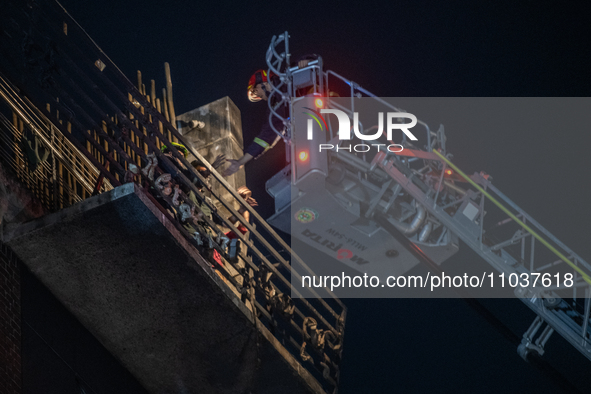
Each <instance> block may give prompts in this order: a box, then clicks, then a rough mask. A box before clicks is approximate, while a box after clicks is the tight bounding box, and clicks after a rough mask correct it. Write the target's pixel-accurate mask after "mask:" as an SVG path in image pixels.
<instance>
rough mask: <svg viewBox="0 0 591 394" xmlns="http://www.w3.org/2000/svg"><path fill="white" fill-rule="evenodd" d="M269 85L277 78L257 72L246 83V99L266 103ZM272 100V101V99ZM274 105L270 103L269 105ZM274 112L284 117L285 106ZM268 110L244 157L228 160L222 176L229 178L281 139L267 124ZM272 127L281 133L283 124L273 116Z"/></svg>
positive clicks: (275, 82) (277, 80)
mask: <svg viewBox="0 0 591 394" xmlns="http://www.w3.org/2000/svg"><path fill="white" fill-rule="evenodd" d="M271 83H272V84H273V85H278V84H279V77H278V76H277V75H275V74H273V73H271V74H269V75H268V74H267V71H265V70H257V71H256V72H255V73H254V74H252V76H251V77H250V80H249V81H248V89H247V94H248V99H249V100H250V101H252V102H257V101H261V100H262V101H268V100H269V97H270V95H271V92H272V87H271ZM272 100H273V99H272ZM274 104H275V103H273V102H271V105H274ZM276 112H277V113H278V114H279V115H281V116H282V117H284V118H285V117H286V116H284V113H285V112H286V108H285V106H280V107H279V108H277V109H276ZM270 113H271V111H270V109H267V115H266V117H265V123H264V125H263V127H262V128H261V131H260V132H259V134H258V135H257V136H256V138H255V139H254V140H253V142H252V143H251V144H250V145H249V146H248V147H247V148H246V149H245V150H244V155H243V156H242V157H241V158H240V159H238V160H232V159H228V160H226V161H227V162H228V163H230V166H229V167H228V168H227V169H226V170H225V171H224V173H223V174H222V175H223V176H230V175H232V174H234V173H236V172H237V171H238V170H240V169H241V168H242V167H243V166H244V165H245V164H246V163H248V162H249V161H250V160H252V159H253V158H254V159H256V158H258V157H259V156H260V155H262V154H263V153H264V152H266V151H267V150H269V149H271V148H272V147H273V146H275V144H276V143H277V142H279V140H280V139H281V137H280V136H279V135H278V134H277V133H276V132H275V131H274V130H273V128H272V127H271V125H270V124H269V122H268V119H269V116H270ZM271 121H272V122H273V126H274V127H275V129H276V130H278V131H281V130H283V128H284V126H283V122H282V121H281V119H279V118H278V117H276V116H273V118H272V120H271Z"/></svg>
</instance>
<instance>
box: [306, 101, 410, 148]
mask: <svg viewBox="0 0 591 394" xmlns="http://www.w3.org/2000/svg"><path fill="white" fill-rule="evenodd" d="M305 109H307V110H309V111H310V112H304V114H306V115H309V116H310V117H311V119H308V123H307V138H308V140H309V141H311V140H312V139H313V138H314V131H313V129H314V121H316V123H317V124H318V126H319V127H320V131H322V132H324V131H326V130H327V129H328V126H327V122H326V119H324V117H323V116H322V114H332V115H335V116H336V117H337V120H338V123H339V132H338V136H339V140H351V136H352V133H351V131H353V133H354V134H355V136H356V137H357V138H359V139H360V140H362V141H376V140H377V139H378V138H380V137H381V136H382V135H384V134H385V135H386V138H387V139H388V141H392V132H393V131H394V130H401V131H402V132H403V133H404V134H405V135H406V136H407V137H408V138H409V139H410V140H411V141H417V137H415V136H414V134H413V133H412V132H411V131H410V130H409V129H411V128H412V127H414V126H416V124H417V117H416V116H414V115H413V114H409V113H407V112H387V113H386V116H385V117H386V130H385V133H384V113H383V112H378V126H377V130H376V132H375V133H374V134H363V133H362V132H361V131H360V130H359V113H358V112H353V127H351V119H350V118H349V116H348V115H347V114H346V113H345V112H344V111H341V110H338V109H324V108H323V109H320V111H316V110H314V109H312V108H309V107H305ZM403 119H410V123H399V121H400V120H403ZM371 146H375V147H376V149H379V147H380V146H386V144H369V145H368V144H357V145H352V146H351V145H349V146H346V147H342V146H339V145H336V147H335V145H333V144H319V151H320V152H322V150H323V149H326V150H331V149H336V150H337V151H338V150H347V151H349V152H351V149H353V150H354V151H355V152H369V151H370V150H371ZM387 149H388V150H389V151H390V152H400V151H402V150H403V149H404V148H403V147H402V145H400V144H390V145H388V146H387Z"/></svg>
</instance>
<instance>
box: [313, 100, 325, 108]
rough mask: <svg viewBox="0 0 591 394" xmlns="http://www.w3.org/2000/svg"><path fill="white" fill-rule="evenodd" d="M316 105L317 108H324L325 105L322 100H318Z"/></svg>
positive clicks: (315, 102) (315, 101)
mask: <svg viewBox="0 0 591 394" xmlns="http://www.w3.org/2000/svg"><path fill="white" fill-rule="evenodd" d="M314 105H316V108H322V107H323V106H324V103H323V102H322V99H319V98H317V99H316V100H314Z"/></svg>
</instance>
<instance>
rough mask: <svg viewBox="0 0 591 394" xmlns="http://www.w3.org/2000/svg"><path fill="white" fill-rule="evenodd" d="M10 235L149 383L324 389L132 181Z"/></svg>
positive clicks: (36, 270) (153, 386) (217, 388)
mask: <svg viewBox="0 0 591 394" xmlns="http://www.w3.org/2000/svg"><path fill="white" fill-rule="evenodd" d="M4 240H5V242H6V243H7V244H9V245H10V246H11V247H12V248H13V250H14V251H15V252H16V253H17V254H18V255H19V257H20V258H21V259H22V260H23V262H24V263H25V264H26V265H27V267H28V268H29V269H30V270H31V272H32V273H33V274H34V275H35V276H36V277H38V278H39V279H40V280H41V282H43V284H44V285H45V286H47V288H48V289H49V290H50V291H51V292H52V293H53V294H54V295H55V296H56V297H57V298H58V299H59V300H60V301H61V302H62V303H63V304H64V305H65V306H66V308H67V309H68V310H69V311H70V312H71V313H72V314H73V315H74V316H75V317H76V318H77V319H78V320H79V321H80V322H81V323H82V324H83V325H84V326H85V327H86V328H87V329H88V330H89V331H90V332H91V333H92V334H93V335H94V336H95V337H96V338H97V339H98V340H99V341H100V342H101V343H102V344H103V346H104V347H105V348H106V349H108V350H109V352H111V353H112V354H113V355H114V356H115V357H116V358H117V359H118V360H119V361H120V362H121V364H122V365H123V366H124V367H125V368H127V369H128V370H129V371H130V372H131V373H132V374H133V375H134V376H135V377H136V378H137V379H138V381H139V382H140V383H141V384H142V385H143V386H144V387H146V388H147V389H148V391H150V392H153V393H182V392H187V393H236V394H242V393H247V392H249V391H253V392H258V393H269V394H271V393H273V394H275V393H286V394H290V393H311V392H314V393H321V392H323V390H322V388H321V387H320V385H319V384H318V383H317V381H316V380H315V379H314V378H313V377H312V376H311V375H310V374H309V373H308V372H307V371H306V370H304V369H303V368H302V367H301V365H299V363H298V362H297V361H296V360H295V358H294V357H292V356H291V355H290V354H289V353H288V352H287V351H286V350H285V349H284V348H283V346H281V344H280V343H279V342H278V341H277V340H275V338H274V337H272V336H271V334H270V333H269V331H268V330H267V329H266V328H264V327H262V326H260V325H259V330H257V331H255V330H254V324H253V321H252V314H251V312H250V311H249V310H248V309H247V308H246V307H245V305H244V304H243V303H242V302H241V301H240V299H239V298H238V297H237V296H236V295H235V294H234V293H233V292H232V290H231V289H230V288H229V287H228V286H227V285H226V284H225V283H224V282H223V281H222V280H221V279H220V277H219V276H218V275H217V274H216V272H215V271H214V270H213V269H212V267H211V265H210V264H209V263H208V262H207V261H205V260H204V259H203V258H202V257H201V255H199V253H198V252H197V250H196V249H195V248H193V246H192V245H190V243H189V242H188V241H187V240H186V239H185V238H184V237H183V236H182V235H181V234H180V233H179V232H178V230H177V229H176V228H175V227H174V225H173V223H171V222H170V221H169V220H168V219H167V218H166V217H165V216H164V215H162V213H161V212H160V211H159V210H158V209H157V208H156V207H155V206H154V205H153V204H152V202H151V201H150V200H149V199H148V198H147V196H146V195H145V194H144V192H143V191H142V190H140V189H139V188H137V186H136V185H134V184H127V185H124V186H121V187H119V188H116V189H115V190H113V191H111V192H109V193H103V194H101V195H99V196H95V197H92V198H90V199H88V200H85V201H84V202H82V203H79V204H76V205H74V206H72V207H70V208H67V209H64V210H62V211H60V212H57V213H55V214H50V215H47V216H45V217H43V218H41V219H37V220H35V221H32V222H29V223H26V224H23V225H20V226H18V227H11V228H8V229H6V231H5V234H4ZM257 343H258V344H259V346H257ZM259 358H260V360H261V362H260V363H258V362H257V359H259Z"/></svg>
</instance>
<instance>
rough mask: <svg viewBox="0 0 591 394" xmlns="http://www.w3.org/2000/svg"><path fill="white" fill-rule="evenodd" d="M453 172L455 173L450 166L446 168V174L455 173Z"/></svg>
mask: <svg viewBox="0 0 591 394" xmlns="http://www.w3.org/2000/svg"><path fill="white" fill-rule="evenodd" d="M453 173H454V172H453V171H452V170H451V169H449V168H448V169H447V170H445V174H446V175H451V174H453Z"/></svg>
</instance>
